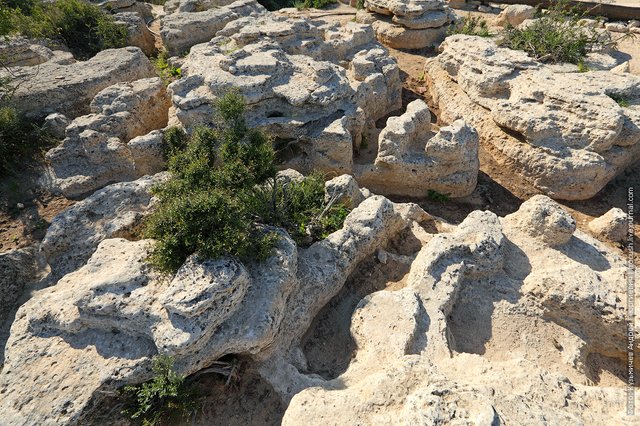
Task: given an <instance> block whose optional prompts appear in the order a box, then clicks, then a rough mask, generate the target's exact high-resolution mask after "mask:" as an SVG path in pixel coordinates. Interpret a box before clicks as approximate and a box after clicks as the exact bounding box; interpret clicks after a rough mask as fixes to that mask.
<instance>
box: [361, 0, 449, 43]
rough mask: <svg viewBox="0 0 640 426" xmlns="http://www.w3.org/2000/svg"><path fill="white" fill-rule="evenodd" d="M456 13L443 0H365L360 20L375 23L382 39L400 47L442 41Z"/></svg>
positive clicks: (382, 41)
mask: <svg viewBox="0 0 640 426" xmlns="http://www.w3.org/2000/svg"><path fill="white" fill-rule="evenodd" d="M455 20H456V17H455V14H454V13H453V11H452V10H451V9H449V7H448V6H447V4H446V2H445V1H443V0H421V1H415V0H365V2H364V9H363V10H360V11H358V12H357V13H356V21H357V22H360V23H363V24H371V26H372V27H373V29H374V31H375V33H376V37H378V40H380V42H381V43H383V44H385V45H387V46H389V47H393V48H397V49H420V48H423V47H429V46H435V45H437V44H439V43H440V42H441V41H442V40H444V37H445V35H446V33H447V28H448V26H449V25H450V24H452V23H453V22H455Z"/></svg>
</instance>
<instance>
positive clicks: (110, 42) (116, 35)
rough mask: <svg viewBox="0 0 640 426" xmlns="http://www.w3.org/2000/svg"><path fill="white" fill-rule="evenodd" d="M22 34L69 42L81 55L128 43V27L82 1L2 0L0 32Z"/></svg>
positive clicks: (90, 54) (76, 52)
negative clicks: (3, 0)
mask: <svg viewBox="0 0 640 426" xmlns="http://www.w3.org/2000/svg"><path fill="white" fill-rule="evenodd" d="M8 34H22V35H25V36H27V37H30V38H49V39H53V40H58V41H61V42H63V43H64V44H66V45H67V46H68V47H69V49H71V51H72V52H73V53H74V55H76V56H77V57H80V58H88V57H91V56H93V55H95V54H96V53H98V52H99V51H101V50H104V49H109V48H114V47H123V46H125V45H126V40H127V28H126V27H125V26H124V25H120V24H116V22H115V20H114V18H113V17H112V16H111V15H110V14H108V13H107V12H105V11H103V10H102V9H100V8H99V7H98V6H96V5H94V4H92V3H90V2H87V1H83V0H54V1H43V0H13V1H5V2H3V3H0V35H8Z"/></svg>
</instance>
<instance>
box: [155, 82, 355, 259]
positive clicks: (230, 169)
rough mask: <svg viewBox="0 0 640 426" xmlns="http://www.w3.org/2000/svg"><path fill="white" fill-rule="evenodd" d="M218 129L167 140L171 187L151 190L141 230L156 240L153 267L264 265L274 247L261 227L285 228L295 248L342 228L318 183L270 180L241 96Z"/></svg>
mask: <svg viewBox="0 0 640 426" xmlns="http://www.w3.org/2000/svg"><path fill="white" fill-rule="evenodd" d="M217 123H218V126H217V127H216V128H213V129H212V128H208V127H203V126H201V127H197V128H196V129H195V130H194V132H193V134H192V135H191V137H190V138H189V141H188V142H186V141H185V135H184V134H183V133H181V132H180V131H178V130H169V131H168V132H167V133H166V134H165V146H166V147H167V152H168V158H169V160H168V168H169V171H170V172H171V179H170V180H169V181H167V182H166V183H163V184H161V185H159V186H157V187H156V188H154V194H155V195H156V196H157V197H158V198H159V205H158V208H157V209H156V211H155V212H154V213H153V214H151V215H150V216H149V217H148V220H147V222H146V225H145V236H147V237H149V238H155V239H157V240H158V243H157V245H156V247H155V249H154V250H153V253H152V255H151V259H150V260H151V262H152V264H153V265H154V266H156V267H157V268H158V269H160V270H162V271H166V272H171V271H175V270H177V268H178V267H180V265H182V263H183V262H184V261H185V260H186V258H187V257H188V256H190V255H191V254H193V253H198V254H199V255H202V256H203V257H210V258H215V257H219V256H222V255H231V256H237V257H239V258H241V259H243V260H252V259H257V260H261V259H265V258H266V257H267V256H268V255H269V253H270V251H271V249H272V248H273V246H274V244H275V243H276V241H277V237H276V234H275V233H273V232H270V231H268V230H267V228H266V227H265V225H275V226H281V227H284V228H285V229H287V230H288V231H289V232H291V234H292V236H294V237H296V238H299V240H300V241H302V240H305V241H307V240H308V238H303V237H302V235H303V234H305V235H308V236H310V237H311V240H313V239H314V238H321V237H322V236H324V235H326V233H327V232H330V231H331V230H335V229H337V228H338V227H340V225H341V224H342V220H344V216H346V214H345V209H340V208H339V207H338V206H335V207H334V206H331V207H330V208H328V209H327V211H326V212H325V211H324V210H325V206H324V181H323V180H322V179H321V177H319V176H314V177H311V178H310V179H308V180H307V181H305V182H304V183H300V184H291V185H286V186H285V185H284V184H281V182H280V181H279V180H277V179H275V174H276V172H275V167H274V158H275V157H274V152H273V148H272V146H271V142H270V140H269V139H268V138H267V137H266V136H265V135H264V134H263V133H261V132H259V131H256V130H251V129H248V128H247V126H246V124H245V121H244V103H243V99H242V98H241V97H240V96H239V95H237V94H235V93H229V94H227V95H225V96H224V97H222V98H221V100H220V101H219V102H218V104H217ZM185 144H186V148H184V149H182V150H181V147H182V146H184V145H185ZM274 182H275V183H274ZM270 185H271V186H270Z"/></svg>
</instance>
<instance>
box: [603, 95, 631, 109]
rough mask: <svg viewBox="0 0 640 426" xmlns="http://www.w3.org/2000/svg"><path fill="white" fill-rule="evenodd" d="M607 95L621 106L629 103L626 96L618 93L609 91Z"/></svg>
mask: <svg viewBox="0 0 640 426" xmlns="http://www.w3.org/2000/svg"><path fill="white" fill-rule="evenodd" d="M608 96H609V97H610V98H611V99H613V100H614V101H616V103H617V104H618V105H620V106H621V107H622V108H628V107H629V106H630V105H631V103H630V102H629V99H628V98H627V97H626V96H623V95H619V94H616V93H611V94H609V95H608Z"/></svg>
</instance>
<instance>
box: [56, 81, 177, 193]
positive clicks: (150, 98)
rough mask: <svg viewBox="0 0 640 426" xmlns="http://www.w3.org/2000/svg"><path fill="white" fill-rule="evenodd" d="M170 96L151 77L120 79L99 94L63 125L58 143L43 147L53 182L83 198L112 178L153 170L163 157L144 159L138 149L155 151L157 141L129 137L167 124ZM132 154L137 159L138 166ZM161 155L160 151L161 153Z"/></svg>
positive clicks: (112, 179)
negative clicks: (63, 135) (82, 112)
mask: <svg viewBox="0 0 640 426" xmlns="http://www.w3.org/2000/svg"><path fill="white" fill-rule="evenodd" d="M169 103H170V101H169V97H168V95H167V92H166V90H165V87H164V84H163V83H162V81H161V80H160V79H159V78H157V77H155V78H149V79H142V80H136V81H134V82H132V83H119V84H116V85H113V86H110V87H108V88H106V89H104V90H102V91H101V92H100V93H98V94H97V95H96V96H95V97H94V99H93V101H92V102H91V111H92V113H91V114H89V115H85V116H82V117H78V118H76V119H75V120H73V122H72V123H71V124H70V125H69V126H68V127H67V129H66V130H65V133H66V138H65V139H64V140H63V141H62V144H61V145H59V146H57V147H55V148H53V149H51V150H49V152H47V155H46V156H47V159H48V160H49V162H50V164H51V167H52V169H53V172H54V175H55V178H56V181H55V183H56V185H57V186H58V187H59V188H60V190H61V191H62V193H63V194H64V195H65V196H66V197H81V196H83V195H86V194H88V193H90V192H92V191H95V190H96V189H99V188H102V187H103V186H105V185H107V184H109V183H113V182H122V181H126V180H133V179H135V178H136V177H140V176H142V175H144V174H146V173H157V172H159V171H161V170H153V167H148V165H149V164H157V165H158V166H160V167H161V165H162V161H161V160H157V161H155V162H153V161H151V162H150V161H149V160H148V159H144V158H143V157H144V155H143V153H141V152H140V151H142V150H143V149H144V148H145V147H150V151H151V153H150V154H149V155H153V156H157V154H158V148H157V143H156V144H155V145H154V144H141V143H140V141H135V142H134V144H133V148H134V151H135V152H136V156H135V157H134V154H133V153H132V150H131V148H130V147H129V146H128V145H127V142H128V141H130V140H132V139H133V138H135V137H137V136H141V135H145V134H147V133H148V132H149V131H151V130H154V129H159V128H162V127H164V126H166V125H167V120H168V113H167V111H168V109H169ZM136 158H139V159H141V161H142V163H143V164H141V166H140V167H138V168H136V163H135V160H136ZM160 158H162V156H160Z"/></svg>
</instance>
